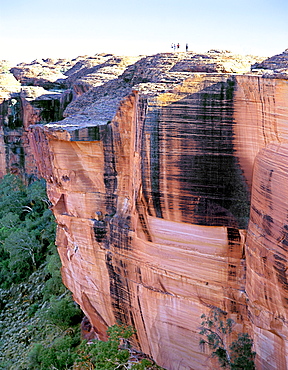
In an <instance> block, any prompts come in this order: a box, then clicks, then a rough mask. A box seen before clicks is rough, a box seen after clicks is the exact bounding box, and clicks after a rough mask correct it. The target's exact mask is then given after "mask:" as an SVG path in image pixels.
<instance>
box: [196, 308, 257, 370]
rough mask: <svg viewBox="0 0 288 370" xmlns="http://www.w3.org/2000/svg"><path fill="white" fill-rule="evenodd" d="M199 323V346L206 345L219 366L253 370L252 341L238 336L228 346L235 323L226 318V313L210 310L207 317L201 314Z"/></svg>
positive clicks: (243, 335)
mask: <svg viewBox="0 0 288 370" xmlns="http://www.w3.org/2000/svg"><path fill="white" fill-rule="evenodd" d="M201 319H202V320H203V321H202V323H201V330H200V335H201V336H202V338H201V340H200V343H199V344H200V345H201V346H204V345H206V344H207V345H208V347H209V348H210V350H212V353H211V354H212V356H213V357H216V358H217V360H218V362H219V365H220V366H221V367H223V368H228V369H231V370H255V364H254V359H255V356H256V352H254V351H252V346H253V341H252V339H251V338H250V337H249V335H248V334H247V333H240V334H238V338H237V339H236V340H234V341H233V342H232V344H231V345H230V346H229V345H228V341H229V336H230V334H231V333H232V329H233V326H234V324H235V322H234V321H233V320H232V319H230V318H227V313H226V312H224V311H222V310H220V309H212V310H211V311H210V313H209V315H205V314H203V315H202V316H201Z"/></svg>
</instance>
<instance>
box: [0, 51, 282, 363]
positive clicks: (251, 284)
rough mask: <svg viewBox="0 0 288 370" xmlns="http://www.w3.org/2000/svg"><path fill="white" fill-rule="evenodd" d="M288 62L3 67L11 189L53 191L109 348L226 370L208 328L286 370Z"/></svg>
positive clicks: (146, 59)
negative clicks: (221, 330) (33, 180)
mask: <svg viewBox="0 0 288 370" xmlns="http://www.w3.org/2000/svg"><path fill="white" fill-rule="evenodd" d="M287 68H288V52H287V50H286V51H284V52H283V53H282V54H279V55H276V56H273V57H270V58H261V57H255V56H251V55H250V56H241V55H234V54H232V53H230V52H228V51H219V50H210V51H209V52H207V53H203V54H197V53H194V52H187V53H182V52H179V53H178V52H175V53H165V54H156V55H152V56H139V57H123V56H115V55H112V54H96V55H94V56H82V57H78V58H75V59H74V60H63V59H61V60H51V59H46V60H36V61H34V62H32V63H30V64H19V65H17V66H15V67H12V66H9V64H8V63H7V62H1V63H0V176H3V175H4V174H5V173H7V172H12V173H17V174H19V175H21V176H23V177H24V178H26V179H27V181H29V177H34V176H38V177H39V176H42V177H44V178H45V179H46V181H47V191H48V195H49V199H50V201H51V203H52V209H53V212H54V214H55V217H56V220H57V224H58V229H57V239H56V244H57V247H58V251H59V254H60V257H61V261H62V277H63V281H64V283H65V285H66V286H67V287H68V288H69V289H70V290H71V291H72V293H73V297H74V299H75V301H76V302H77V303H78V304H79V305H80V306H81V309H82V310H83V311H84V313H85V314H86V316H87V317H88V319H89V321H90V323H91V325H92V327H93V331H94V333H95V334H94V335H95V336H96V337H97V338H99V339H101V340H105V339H106V329H107V327H108V326H110V325H113V324H114V323H116V322H120V323H123V324H128V325H133V326H134V327H135V328H136V330H137V334H136V335H135V337H134V339H133V344H134V346H135V347H136V348H138V349H139V350H141V351H142V352H144V353H145V354H147V355H148V356H151V357H152V358H153V359H154V360H155V361H156V362H157V363H158V364H159V365H161V366H163V367H164V368H166V369H168V370H187V369H195V370H201V369H203V370H204V369H215V368H217V366H216V364H215V362H214V361H213V359H211V357H210V356H209V351H208V349H207V348H205V347H204V348H203V347H200V346H199V339H200V336H199V326H200V322H201V318H200V316H201V314H203V313H205V314H207V313H209V311H210V310H211V309H213V308H220V309H221V310H223V311H226V312H227V313H228V316H229V317H230V318H232V319H233V320H234V321H235V323H236V324H235V327H234V330H233V335H232V336H231V341H232V340H233V339H235V337H236V336H237V333H241V332H248V333H249V334H250V336H251V337H252V338H253V341H254V350H255V351H256V353H257V356H256V367H257V369H258V370H285V369H287V368H288V280H287V279H288V277H287V269H288V185H287V183H288V182H287V180H288V77H287V70H288V69H287Z"/></svg>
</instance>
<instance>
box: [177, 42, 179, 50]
mask: <svg viewBox="0 0 288 370" xmlns="http://www.w3.org/2000/svg"><path fill="white" fill-rule="evenodd" d="M179 48H180V44H179V42H178V44H177V49H178V50H179Z"/></svg>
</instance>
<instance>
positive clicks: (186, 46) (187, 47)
mask: <svg viewBox="0 0 288 370" xmlns="http://www.w3.org/2000/svg"><path fill="white" fill-rule="evenodd" d="M187 51H188V44H186V52H187Z"/></svg>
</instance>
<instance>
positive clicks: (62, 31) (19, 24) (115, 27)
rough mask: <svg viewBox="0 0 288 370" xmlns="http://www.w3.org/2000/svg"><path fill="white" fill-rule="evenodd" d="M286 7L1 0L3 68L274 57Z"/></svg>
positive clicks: (150, 0)
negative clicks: (204, 56)
mask: <svg viewBox="0 0 288 370" xmlns="http://www.w3.org/2000/svg"><path fill="white" fill-rule="evenodd" d="M287 20H288V1H287V0H269V1H268V0H261V1H260V0H259V1H258V0H238V1H236V0H229V1H228V0H202V2H201V1H200V0H197V1H194V0H142V1H140V0H101V1H99V0H77V1H76V0H45V1H44V0H25V1H24V0H13V1H8V0H0V60H1V59H6V60H11V61H12V62H13V63H16V62H20V61H26V62H30V61H32V60H34V59H36V58H48V57H52V58H56V57H59V58H65V57H67V58H74V57H77V56H79V55H85V54H88V55H94V54H95V53H101V52H104V53H114V54H118V55H139V54H145V55H147V54H155V53H158V52H170V51H171V48H170V46H171V43H173V42H174V43H178V42H179V43H180V46H181V48H180V51H184V47H185V44H186V43H188V44H189V50H192V51H195V52H204V51H207V50H209V49H226V50H231V51H233V52H235V53H240V54H255V55H263V56H272V55H274V54H278V53H281V52H282V51H284V50H285V49H286V48H288V22H287Z"/></svg>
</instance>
